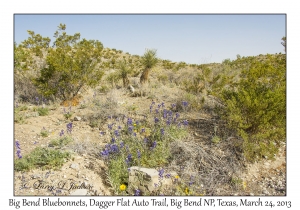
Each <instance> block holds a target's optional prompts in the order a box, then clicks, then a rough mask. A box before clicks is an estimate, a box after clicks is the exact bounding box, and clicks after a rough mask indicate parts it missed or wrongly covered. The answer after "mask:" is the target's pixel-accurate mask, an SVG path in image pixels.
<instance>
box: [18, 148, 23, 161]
mask: <svg viewBox="0 0 300 210" xmlns="http://www.w3.org/2000/svg"><path fill="white" fill-rule="evenodd" d="M17 156H18V158H19V159H21V158H22V155H21V150H19V149H17Z"/></svg>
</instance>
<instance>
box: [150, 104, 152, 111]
mask: <svg viewBox="0 0 300 210" xmlns="http://www.w3.org/2000/svg"><path fill="white" fill-rule="evenodd" d="M151 112H152V105H151V106H150V113H151Z"/></svg>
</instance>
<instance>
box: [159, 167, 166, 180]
mask: <svg viewBox="0 0 300 210" xmlns="http://www.w3.org/2000/svg"><path fill="white" fill-rule="evenodd" d="M164 172H165V170H164V169H163V168H162V169H160V170H158V176H159V178H161V179H162V178H164V176H163V174H164Z"/></svg>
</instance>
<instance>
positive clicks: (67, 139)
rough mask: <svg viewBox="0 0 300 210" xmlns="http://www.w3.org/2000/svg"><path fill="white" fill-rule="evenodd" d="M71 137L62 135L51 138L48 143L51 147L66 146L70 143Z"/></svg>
mask: <svg viewBox="0 0 300 210" xmlns="http://www.w3.org/2000/svg"><path fill="white" fill-rule="evenodd" d="M72 141H73V139H72V138H71V137H70V136H63V137H61V138H59V139H53V140H52V141H51V142H50V143H49V146H51V147H63V146H66V145H67V144H69V143H71V142H72Z"/></svg>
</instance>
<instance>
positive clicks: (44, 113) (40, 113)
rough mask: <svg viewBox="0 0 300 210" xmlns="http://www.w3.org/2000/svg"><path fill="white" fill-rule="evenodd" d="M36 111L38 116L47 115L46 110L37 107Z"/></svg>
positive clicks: (47, 110) (47, 111)
mask: <svg viewBox="0 0 300 210" xmlns="http://www.w3.org/2000/svg"><path fill="white" fill-rule="evenodd" d="M37 111H38V113H39V116H46V115H48V114H49V109H48V108H43V107H39V108H37Z"/></svg>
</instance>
